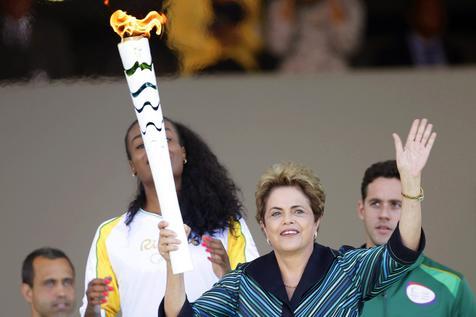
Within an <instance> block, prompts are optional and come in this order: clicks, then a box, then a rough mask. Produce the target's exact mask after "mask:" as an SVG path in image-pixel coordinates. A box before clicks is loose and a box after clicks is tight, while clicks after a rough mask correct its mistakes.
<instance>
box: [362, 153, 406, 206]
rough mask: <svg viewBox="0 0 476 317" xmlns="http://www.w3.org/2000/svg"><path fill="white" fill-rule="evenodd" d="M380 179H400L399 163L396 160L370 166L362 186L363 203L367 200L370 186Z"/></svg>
mask: <svg viewBox="0 0 476 317" xmlns="http://www.w3.org/2000/svg"><path fill="white" fill-rule="evenodd" d="M379 177H384V178H397V179H400V173H399V172H398V168H397V162H396V161H395V160H388V161H383V162H377V163H374V164H372V165H370V167H369V168H367V169H366V170H365V174H364V178H363V179H362V184H361V185H360V193H361V195H362V201H364V200H365V198H367V190H368V188H369V184H370V183H372V182H373V181H374V180H375V179H377V178H379Z"/></svg>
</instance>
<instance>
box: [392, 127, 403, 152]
mask: <svg viewBox="0 0 476 317" xmlns="http://www.w3.org/2000/svg"><path fill="white" fill-rule="evenodd" d="M392 137H393V142H394V144H395V153H397V157H399V156H400V154H401V153H402V152H403V146H402V140H400V137H399V136H398V134H396V133H393V134H392Z"/></svg>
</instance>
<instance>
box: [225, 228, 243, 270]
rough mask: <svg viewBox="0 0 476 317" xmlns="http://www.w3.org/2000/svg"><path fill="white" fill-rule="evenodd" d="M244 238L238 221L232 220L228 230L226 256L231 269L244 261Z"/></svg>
mask: <svg viewBox="0 0 476 317" xmlns="http://www.w3.org/2000/svg"><path fill="white" fill-rule="evenodd" d="M245 250H246V238H245V235H244V234H243V232H242V231H241V225H240V222H239V221H235V220H233V221H232V222H231V223H230V228H229V230H228V249H227V252H228V258H229V259H230V266H231V269H232V270H234V269H235V268H236V266H237V265H238V264H240V263H245V262H246V256H245Z"/></svg>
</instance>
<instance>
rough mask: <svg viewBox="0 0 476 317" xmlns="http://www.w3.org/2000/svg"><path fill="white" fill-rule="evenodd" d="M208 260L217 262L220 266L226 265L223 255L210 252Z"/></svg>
mask: <svg viewBox="0 0 476 317" xmlns="http://www.w3.org/2000/svg"><path fill="white" fill-rule="evenodd" d="M208 260H210V262H212V263H215V264H218V265H220V266H225V265H226V258H225V257H224V256H223V255H219V254H213V253H211V254H210V256H209V257H208Z"/></svg>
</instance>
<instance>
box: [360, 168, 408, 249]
mask: <svg viewBox="0 0 476 317" xmlns="http://www.w3.org/2000/svg"><path fill="white" fill-rule="evenodd" d="M401 207H402V194H401V183H400V180H399V179H397V178H384V177H379V178H376V179H375V180H374V181H373V182H371V183H370V184H369V185H368V187H367V197H366V198H365V201H362V200H360V201H359V203H358V207H357V212H358V215H359V218H360V219H361V220H362V221H363V223H364V227H365V232H366V245H367V247H373V246H376V245H381V244H385V243H387V241H388V239H389V238H390V236H391V235H392V233H393V231H394V230H395V227H396V226H397V223H398V221H399V220H400V210H401Z"/></svg>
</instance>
